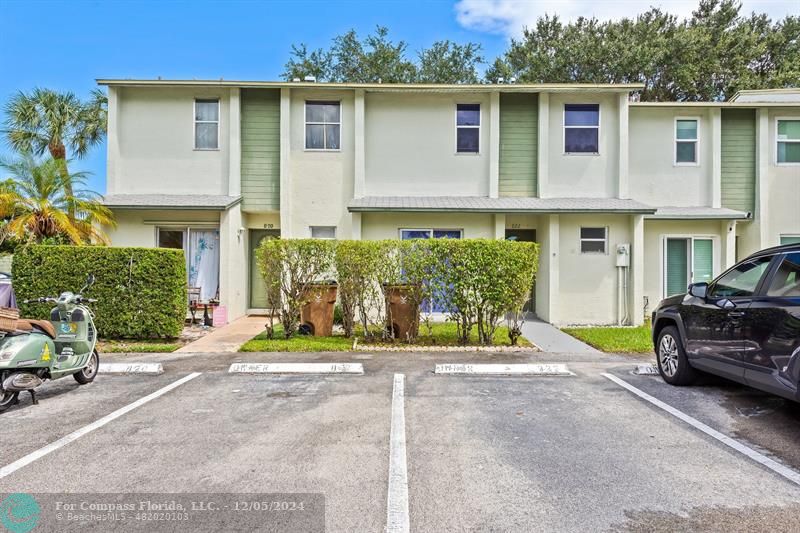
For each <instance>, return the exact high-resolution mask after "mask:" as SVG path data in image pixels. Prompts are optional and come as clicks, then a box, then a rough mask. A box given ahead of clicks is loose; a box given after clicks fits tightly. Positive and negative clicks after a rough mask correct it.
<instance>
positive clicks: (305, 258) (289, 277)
mask: <svg viewBox="0 0 800 533" xmlns="http://www.w3.org/2000/svg"><path fill="white" fill-rule="evenodd" d="M334 247H335V242H334V241H329V240H322V239H264V240H263V241H261V244H260V245H259V246H258V249H257V250H256V261H257V262H258V267H259V269H260V270H261V275H262V276H263V277H264V282H265V284H266V289H267V307H268V308H269V309H271V310H272V311H273V314H274V312H275V311H278V314H279V316H280V320H281V325H282V326H283V335H284V336H285V337H286V338H287V339H288V338H289V337H291V336H292V335H293V334H294V333H295V331H297V327H298V325H299V322H300V311H301V310H302V309H303V306H304V305H305V304H306V303H307V302H308V299H309V298H310V295H311V292H310V291H309V290H308V289H309V287H310V286H311V285H312V284H314V283H318V282H322V281H323V280H324V279H325V277H328V278H330V277H331V274H332V269H333V266H334ZM267 334H268V335H269V337H270V338H272V335H273V327H272V321H269V322H268V325H267Z"/></svg>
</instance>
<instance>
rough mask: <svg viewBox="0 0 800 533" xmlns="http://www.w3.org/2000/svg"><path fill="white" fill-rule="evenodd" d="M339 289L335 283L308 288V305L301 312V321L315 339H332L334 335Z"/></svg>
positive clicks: (319, 284)
mask: <svg viewBox="0 0 800 533" xmlns="http://www.w3.org/2000/svg"><path fill="white" fill-rule="evenodd" d="M337 287H338V286H337V285H336V283H335V282H329V283H315V284H313V285H309V286H308V295H309V297H308V303H306V304H305V305H304V306H303V309H302V311H301V312H300V321H301V322H302V325H303V326H305V327H306V328H307V329H308V331H309V333H310V334H311V335H314V336H315V337H330V336H331V335H332V334H333V310H334V306H335V305H336V291H337Z"/></svg>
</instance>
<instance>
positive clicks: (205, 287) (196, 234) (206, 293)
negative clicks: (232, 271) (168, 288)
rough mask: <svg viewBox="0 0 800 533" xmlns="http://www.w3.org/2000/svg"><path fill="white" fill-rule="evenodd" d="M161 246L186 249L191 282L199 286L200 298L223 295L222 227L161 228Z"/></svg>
mask: <svg viewBox="0 0 800 533" xmlns="http://www.w3.org/2000/svg"><path fill="white" fill-rule="evenodd" d="M156 242H157V244H158V247H159V248H176V249H179V250H183V253H184V255H185V256H186V272H187V276H188V279H187V283H188V285H189V288H194V289H199V296H198V298H199V300H200V301H201V302H208V301H209V300H213V299H216V298H217V297H218V296H219V229H218V228H170V227H164V228H158V236H157V241H156Z"/></svg>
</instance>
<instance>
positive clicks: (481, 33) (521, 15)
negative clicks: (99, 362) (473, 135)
mask: <svg viewBox="0 0 800 533" xmlns="http://www.w3.org/2000/svg"><path fill="white" fill-rule="evenodd" d="M651 3H652V4H658V5H661V7H663V8H665V9H667V10H670V11H672V12H676V13H678V14H680V15H687V14H689V13H690V12H691V9H692V8H693V7H694V6H695V5H696V3H695V2H694V1H690V0H662V1H658V0H655V1H653V2H637V1H634V0H606V1H605V2H592V1H591V0H560V1H556V0H546V1H536V2H525V1H519V0H460V1H457V2H455V1H445V0H441V1H419V0H409V1H389V0H372V1H356V0H353V1H346V2H333V1H316V2H315V1H294V2H286V1H271V2H256V1H247V2H245V1H227V2H215V1H208V0H205V1H202V0H198V1H194V2H188V1H167V0H162V1H134V0H127V1H115V2H93V1H80V0H72V1H69V2H67V1H43V0H39V1H36V0H28V1H20V0H0V104H2V105H5V103H6V102H7V101H8V98H9V97H10V96H11V95H13V94H14V93H16V92H17V91H20V90H23V91H27V90H29V89H31V88H33V87H36V86H40V87H48V88H52V89H58V90H69V91H73V92H75V93H76V94H78V95H79V96H86V95H88V93H89V91H90V90H91V89H92V88H93V87H95V83H94V80H95V78H103V77H108V78H155V77H157V76H161V77H163V78H198V79H204V78H211V79H216V78H220V77H223V78H225V79H241V80H245V79H247V80H252V79H261V80H272V79H278V78H279V76H280V74H281V72H282V71H283V65H284V63H285V62H286V60H287V59H288V57H289V50H290V47H291V44H292V43H301V42H305V43H306V44H308V45H309V47H312V48H316V47H319V46H327V45H328V44H329V43H330V40H331V38H333V37H334V36H336V35H338V34H340V33H342V32H345V31H347V30H349V29H350V28H354V29H355V30H356V31H358V32H359V34H362V35H363V34H366V33H369V32H370V31H372V30H373V29H374V27H375V25H378V24H380V25H385V26H388V27H389V28H390V35H391V36H392V38H393V39H395V40H399V39H402V40H405V41H406V42H408V44H409V49H410V50H411V51H412V53H413V52H416V51H418V50H420V49H421V48H424V47H427V46H429V45H430V44H431V43H432V42H433V41H436V40H440V39H451V40H455V41H459V42H466V41H474V42H478V43H480V44H481V45H482V46H483V49H484V55H485V56H486V57H487V58H489V59H492V58H494V57H495V56H497V55H499V54H500V53H502V51H503V50H504V49H505V47H506V44H507V42H508V39H509V37H510V36H513V35H518V34H519V32H520V31H521V28H522V26H523V25H524V24H530V23H532V22H534V21H535V20H536V17H537V16H539V15H541V14H542V13H544V12H550V13H552V12H554V11H557V12H559V13H560V14H561V15H562V16H564V17H565V18H574V17H575V16H578V15H581V14H584V15H586V14H594V15H596V16H598V17H599V18H616V17H618V16H622V15H630V14H631V13H633V12H637V11H643V10H646V9H647V7H648V5H649V4H651ZM744 5H745V10H746V11H749V10H758V11H766V12H768V13H769V14H770V15H772V16H773V17H775V18H778V17H782V16H783V15H785V14H786V13H789V12H790V11H792V5H793V2H789V1H783V0H749V1H745V3H744ZM794 5H796V4H794ZM795 10H796V9H795ZM1 146H2V147H0V154H2V155H8V150H7V148H6V146H5V144H4V142H3V144H2V145H1ZM74 168H75V169H76V170H77V169H80V170H87V171H90V172H91V173H92V174H93V175H92V177H91V179H90V186H91V188H93V189H94V190H96V191H98V192H101V193H102V192H105V146H98V147H97V148H96V149H95V150H94V151H93V152H92V153H91V154H90V155H89V156H88V157H87V158H85V159H84V160H82V161H80V162H78V163H77V164H75V165H74Z"/></svg>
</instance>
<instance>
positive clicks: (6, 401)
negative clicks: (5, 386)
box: [0, 392, 19, 413]
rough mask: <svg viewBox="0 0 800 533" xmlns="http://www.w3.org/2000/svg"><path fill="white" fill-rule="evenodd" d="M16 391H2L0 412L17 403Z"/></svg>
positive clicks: (17, 394)
mask: <svg viewBox="0 0 800 533" xmlns="http://www.w3.org/2000/svg"><path fill="white" fill-rule="evenodd" d="M17 396H19V393H18V392H4V393H3V397H2V399H0V413H2V412H3V411H5V410H6V409H8V408H9V407H11V406H12V405H14V404H15V403H17Z"/></svg>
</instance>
